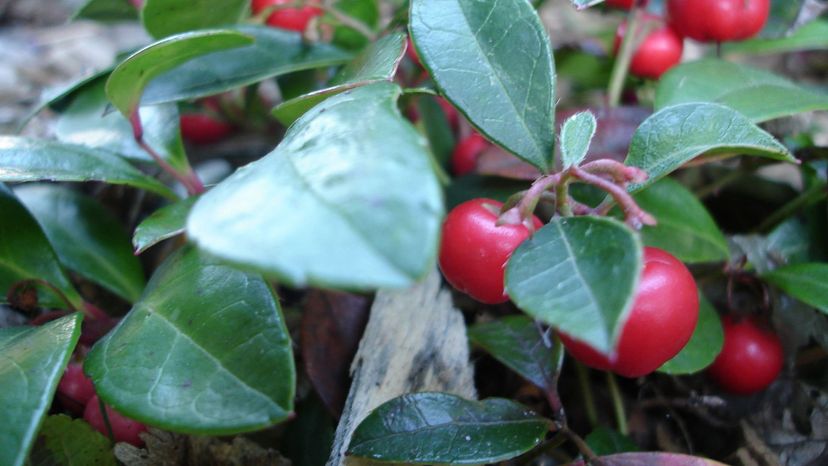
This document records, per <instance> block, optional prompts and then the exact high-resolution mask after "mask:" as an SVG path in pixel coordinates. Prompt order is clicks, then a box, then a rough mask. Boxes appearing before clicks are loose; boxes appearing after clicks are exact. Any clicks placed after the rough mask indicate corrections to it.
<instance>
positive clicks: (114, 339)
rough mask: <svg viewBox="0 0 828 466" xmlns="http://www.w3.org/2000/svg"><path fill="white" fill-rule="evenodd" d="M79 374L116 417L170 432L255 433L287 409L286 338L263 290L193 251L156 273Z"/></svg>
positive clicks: (289, 365) (255, 280)
mask: <svg viewBox="0 0 828 466" xmlns="http://www.w3.org/2000/svg"><path fill="white" fill-rule="evenodd" d="M84 370H85V371H86V372H87V373H88V374H89V376H90V377H91V378H92V380H93V381H94V382H95V387H96V389H97V390H98V393H99V394H100V396H101V398H103V399H104V400H106V402H107V403H109V404H111V405H112V406H113V407H114V408H115V409H117V410H118V411H120V412H121V413H123V414H124V415H125V416H128V417H131V418H134V419H137V420H139V421H142V422H146V423H147V424H151V425H154V426H157V427H160V428H164V429H169V430H173V431H177V432H186V433H193V434H213V435H216V434H232V433H238V432H244V431H250V430H257V429H261V428H263V427H266V426H269V425H272V424H275V423H277V422H280V421H282V420H284V419H285V418H286V417H287V416H288V415H289V413H290V411H291V409H293V394H294V383H295V371H294V367H293V355H292V353H291V345H290V337H289V336H288V333H287V329H286V328H285V324H284V320H283V318H282V314H281V310H280V309H279V304H278V301H277V299H276V296H275V295H274V294H273V291H272V290H271V289H270V286H269V285H268V284H267V283H266V282H265V281H264V280H262V279H261V278H260V277H258V276H254V275H248V274H245V273H242V272H239V271H237V270H234V269H232V268H229V267H227V266H224V265H219V264H217V263H216V262H214V261H213V260H210V259H207V258H205V257H202V256H200V255H199V253H198V252H197V251H196V250H195V249H194V248H184V249H183V250H179V252H178V253H176V254H174V255H173V256H171V257H170V258H168V259H167V261H165V262H164V264H163V265H162V266H161V267H159V268H158V270H156V272H155V274H154V275H153V277H152V279H151V280H150V283H149V284H148V285H147V289H146V291H145V292H144V295H143V296H142V298H141V300H140V301H139V302H138V303H136V304H135V306H134V307H133V308H132V310H131V311H130V313H129V314H128V315H127V316H126V317H125V318H124V319H123V320H122V321H121V323H120V324H119V325H118V326H117V327H116V328H115V329H114V330H113V331H112V332H110V333H109V335H107V336H106V337H105V338H104V339H103V340H101V341H99V342H98V344H96V345H95V347H94V348H93V349H92V351H91V352H90V353H89V356H88V357H87V359H86V363H85V364H84Z"/></svg>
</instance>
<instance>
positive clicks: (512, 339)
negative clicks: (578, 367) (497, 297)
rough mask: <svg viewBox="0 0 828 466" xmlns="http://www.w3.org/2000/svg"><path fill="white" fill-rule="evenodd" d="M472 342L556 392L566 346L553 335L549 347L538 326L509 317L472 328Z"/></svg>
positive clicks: (545, 387) (527, 320)
mask: <svg viewBox="0 0 828 466" xmlns="http://www.w3.org/2000/svg"><path fill="white" fill-rule="evenodd" d="M468 333H469V340H470V341H471V342H472V343H474V344H475V345H477V346H480V347H481V348H483V349H485V350H486V352H488V353H489V354H491V355H492V356H494V357H495V359H497V360H498V361H500V362H502V363H503V364H505V365H506V366H507V367H509V368H510V369H512V370H513V371H515V372H517V373H518V374H520V375H521V376H522V377H523V378H525V379H526V380H528V381H530V382H532V383H533V384H535V385H537V386H538V387H540V388H542V389H552V390H554V389H555V388H556V385H557V378H558V372H559V371H560V368H561V363H563V355H564V352H563V347H562V346H561V344H560V342H559V341H557V340H556V339H555V338H554V337H553V336H552V335H549V336H548V338H549V340H550V343H551V344H552V347H551V348H550V347H548V346H546V344H545V343H544V340H543V338H542V336H541V334H540V332H539V330H538V327H537V326H536V325H535V323H534V322H533V321H532V319H529V318H527V317H525V316H510V317H505V318H503V319H500V320H496V321H494V322H487V323H483V324H478V325H475V326H474V327H471V328H469V331H468Z"/></svg>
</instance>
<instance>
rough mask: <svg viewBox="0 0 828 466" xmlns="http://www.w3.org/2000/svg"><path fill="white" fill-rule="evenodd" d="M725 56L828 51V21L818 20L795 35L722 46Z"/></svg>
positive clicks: (798, 30)
mask: <svg viewBox="0 0 828 466" xmlns="http://www.w3.org/2000/svg"><path fill="white" fill-rule="evenodd" d="M722 45H723V46H724V47H723V48H722V50H723V51H724V53H725V54H728V55H729V54H740V53H744V54H757V55H762V54H773V53H787V52H797V51H805V50H824V49H828V20H825V19H817V20H815V21H811V22H810V23H808V24H806V25H804V26H802V27H801V28H799V29H797V30H796V31H795V32H794V33H793V34H791V35H789V36H785V37H780V38H772V39H761V38H760V39H752V40H746V41H743V42H731V43H728V44H722Z"/></svg>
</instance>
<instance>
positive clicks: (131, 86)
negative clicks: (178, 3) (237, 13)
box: [106, 30, 253, 118]
mask: <svg viewBox="0 0 828 466" xmlns="http://www.w3.org/2000/svg"><path fill="white" fill-rule="evenodd" d="M251 43H253V38H252V37H250V36H247V35H244V34H242V33H240V32H237V31H232V30H213V31H197V32H187V33H184V34H179V35H176V36H171V37H167V38H166V39H163V40H160V41H158V42H155V43H153V44H150V45H148V46H146V47H144V48H142V49H141V50H139V51H137V52H135V53H133V54H132V55H130V56H129V57H128V58H127V59H126V60H124V61H123V62H121V64H119V65H118V66H116V67H115V69H114V70H112V73H111V74H110V75H109V79H108V80H107V81H106V95H107V97H108V98H109V100H110V102H112V104H113V105H115V108H117V109H118V110H120V112H121V113H122V114H123V115H124V116H125V117H127V118H131V117H132V114H133V113H134V112H135V110H136V109H137V108H138V103H139V102H141V95H142V94H143V93H144V88H145V87H146V86H147V84H149V82H150V81H152V80H153V78H155V77H157V76H159V75H161V74H163V73H164V72H166V71H170V70H171V69H173V68H176V67H177V66H179V65H181V64H183V63H186V62H188V61H190V60H192V59H193V58H196V57H198V56H201V55H206V54H209V53H212V52H217V51H220V50H226V49H232V48H238V47H241V46H243V45H249V44H251ZM202 73H204V74H209V73H205V72H204V70H202Z"/></svg>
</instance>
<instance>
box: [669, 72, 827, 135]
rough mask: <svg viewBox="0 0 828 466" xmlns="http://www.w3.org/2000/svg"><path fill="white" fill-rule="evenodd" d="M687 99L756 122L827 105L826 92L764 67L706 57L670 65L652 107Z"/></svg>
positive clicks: (677, 102)
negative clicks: (725, 108)
mask: <svg viewBox="0 0 828 466" xmlns="http://www.w3.org/2000/svg"><path fill="white" fill-rule="evenodd" d="M711 76H716V79H712V80H711V79H710V77H711ZM687 102H714V103H719V104H722V105H726V106H728V107H730V108H732V109H734V110H736V111H738V112H739V113H741V114H743V115H745V116H746V117H748V118H749V119H751V120H752V121H754V122H756V123H758V122H762V121H766V120H772V119H774V118H781V117H786V116H790V115H795V114H797V113H802V112H810V111H813V110H825V109H828V93H824V92H817V91H816V90H811V89H808V88H805V87H802V86H800V85H799V84H797V83H794V82H792V81H789V80H787V79H785V78H783V77H781V76H777V75H775V74H773V73H769V72H767V71H764V70H760V69H756V68H752V67H749V66H746V65H740V64H738V63H732V62H728V61H724V60H717V59H707V60H700V61H694V62H689V63H684V64H682V65H679V66H677V67H674V68H672V69H671V70H670V71H668V72H667V73H666V74H665V75H664V76H663V77H662V78H661V79H660V80H659V82H658V88H657V91H656V101H655V105H656V109H662V108H664V107H669V106H671V105H677V104H683V103H687Z"/></svg>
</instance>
